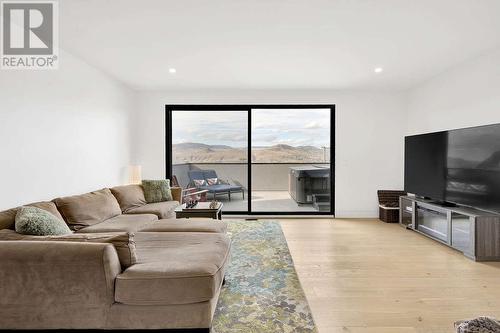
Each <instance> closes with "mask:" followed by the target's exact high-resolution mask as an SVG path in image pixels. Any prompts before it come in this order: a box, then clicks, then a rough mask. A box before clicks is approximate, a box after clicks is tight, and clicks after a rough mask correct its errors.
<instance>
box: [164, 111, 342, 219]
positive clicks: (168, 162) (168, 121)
mask: <svg viewBox="0 0 500 333" xmlns="http://www.w3.org/2000/svg"><path fill="white" fill-rule="evenodd" d="M252 109H330V211H329V212H265V211H259V212H253V211H252V197H251V195H252V164H255V163H252ZM173 111H246V112H247V115H248V118H247V119H248V124H247V125H248V131H247V133H248V134H247V138H248V142H247V153H248V155H247V178H248V179H247V183H248V200H247V201H248V208H247V209H248V210H247V211H246V212H241V211H240V212H239V211H235V212H232V211H226V212H224V213H225V214H248V215H311V216H315V215H328V216H331V215H335V155H336V149H335V136H336V128H335V105H334V104H222V105H217V104H200V105H198V104H170V105H165V177H166V178H167V179H171V178H172V112H173ZM227 164H231V163H227ZM257 164H258V163H257ZM274 164H279V163H274Z"/></svg>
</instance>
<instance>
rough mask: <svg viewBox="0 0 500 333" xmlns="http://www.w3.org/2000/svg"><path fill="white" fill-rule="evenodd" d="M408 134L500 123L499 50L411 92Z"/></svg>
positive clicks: (451, 70)
mask: <svg viewBox="0 0 500 333" xmlns="http://www.w3.org/2000/svg"><path fill="white" fill-rule="evenodd" d="M408 102H409V104H408V124H407V126H408V134H419V133H425V132H433V131H438V130H447V129H453V128H461V127H469V126H477V125H486V124H492V123H499V122H500V48H498V49H496V50H492V51H491V52H489V53H487V54H485V55H483V56H480V57H478V58H475V59H471V60H469V61H467V62H465V63H463V64H461V65H459V66H457V67H454V68H452V69H450V70H448V71H446V72H444V73H441V74H440V75H438V76H436V77H434V78H432V79H431V80H429V81H427V82H424V83H422V84H421V85H419V86H418V87H416V88H414V89H412V90H411V91H409V99H408Z"/></svg>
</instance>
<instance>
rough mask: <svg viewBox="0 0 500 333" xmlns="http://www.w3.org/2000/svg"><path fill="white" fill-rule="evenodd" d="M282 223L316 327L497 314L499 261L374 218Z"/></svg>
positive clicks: (418, 326)
mask: <svg viewBox="0 0 500 333" xmlns="http://www.w3.org/2000/svg"><path fill="white" fill-rule="evenodd" d="M281 225H282V228H283V232H284V234H285V236H286V239H287V241H288V245H289V248H290V252H291V254H292V257H293V259H294V262H295V266H296V269H297V272H298V275H299V278H300V281H301V283H302V286H303V288H304V291H305V293H306V296H307V299H308V300H309V304H310V306H311V310H312V313H313V316H314V319H315V321H316V324H317V326H318V329H319V332H320V333H337V332H342V333H346V332H355V333H358V332H362V333H375V332H377V333H395V332H402V333H406V332H419V333H420V332H421V333H438V332H439V333H441V332H446V333H448V332H454V329H453V322H454V321H456V320H460V319H466V318H470V317H474V316H479V315H489V316H494V317H497V318H500V263H476V262H473V261H471V260H469V259H467V258H465V257H464V256H463V255H462V254H460V253H459V252H456V251H455V250H452V249H450V248H447V247H445V246H443V245H441V244H438V243H437V242H435V241H432V240H430V239H428V238H426V237H424V236H421V235H419V234H417V233H415V232H412V231H408V230H405V229H403V228H401V227H400V226H399V225H397V224H386V223H383V222H381V221H379V220H366V219H359V220H354V219H353V220H343V219H335V220H328V219H298V220H288V219H282V220H281Z"/></svg>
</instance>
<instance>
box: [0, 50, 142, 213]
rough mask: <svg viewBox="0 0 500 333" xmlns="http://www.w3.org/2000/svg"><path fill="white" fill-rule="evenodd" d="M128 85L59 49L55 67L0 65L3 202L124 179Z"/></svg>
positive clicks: (46, 197)
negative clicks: (3, 67) (35, 68)
mask: <svg viewBox="0 0 500 333" xmlns="http://www.w3.org/2000/svg"><path fill="white" fill-rule="evenodd" d="M133 97H134V96H133V92H132V91H131V90H129V89H128V88H125V87H124V86H122V85H121V84H119V83H117V81H115V80H113V79H112V78H110V77H108V76H106V75H104V74H102V73H101V72H99V71H98V70H97V69H95V68H93V67H91V66H89V65H87V64H86V63H84V62H83V61H81V60H79V59H78V58H76V57H74V56H72V55H71V54H68V53H66V52H62V51H61V54H60V67H59V69H58V70H52V71H5V70H2V71H0V101H1V104H0V108H1V109H0V147H1V152H0V209H3V208H10V207H13V206H16V205H19V204H25V203H29V202H33V201H38V200H50V199H53V198H54V197H56V196H61V195H70V194H79V193H82V192H85V191H90V190H95V189H99V188H102V187H105V186H111V185H116V184H121V183H123V182H124V179H125V168H126V167H127V165H128V164H129V160H130V153H129V150H130V148H129V147H130V137H129V131H130V128H129V116H130V110H131V108H132V107H133V103H134V99H133Z"/></svg>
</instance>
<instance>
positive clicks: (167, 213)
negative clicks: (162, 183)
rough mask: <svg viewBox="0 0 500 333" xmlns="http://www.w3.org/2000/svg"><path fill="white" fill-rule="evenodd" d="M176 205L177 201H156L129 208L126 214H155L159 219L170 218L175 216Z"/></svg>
mask: <svg viewBox="0 0 500 333" xmlns="http://www.w3.org/2000/svg"><path fill="white" fill-rule="evenodd" d="M178 206H179V202H177V201H163V202H156V203H151V204H146V205H144V206H141V207H137V208H132V209H129V210H128V211H127V212H126V214H155V215H156V216H158V218H159V219H170V218H175V208H177V207H178Z"/></svg>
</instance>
